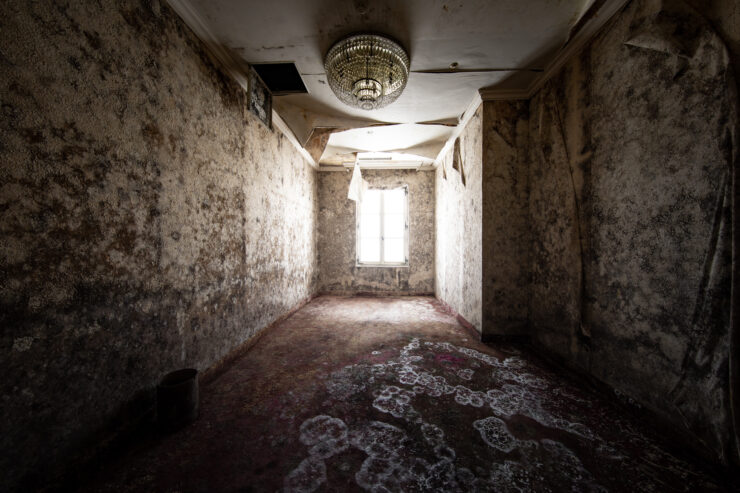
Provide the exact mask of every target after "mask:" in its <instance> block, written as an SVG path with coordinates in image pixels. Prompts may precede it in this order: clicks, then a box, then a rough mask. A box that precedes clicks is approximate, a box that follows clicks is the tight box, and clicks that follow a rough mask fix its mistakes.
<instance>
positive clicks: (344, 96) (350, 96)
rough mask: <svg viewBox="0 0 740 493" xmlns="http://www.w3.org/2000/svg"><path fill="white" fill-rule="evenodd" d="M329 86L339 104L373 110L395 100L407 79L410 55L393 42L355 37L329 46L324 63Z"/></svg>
mask: <svg viewBox="0 0 740 493" xmlns="http://www.w3.org/2000/svg"><path fill="white" fill-rule="evenodd" d="M324 68H325V69H326V76H327V79H328V80H329V87H331V90H332V91H334V94H336V95H337V97H338V98H339V100H340V101H342V102H343V103H344V104H347V105H349V106H354V107H356V108H361V109H363V110H374V109H377V108H382V107H383V106H387V105H389V104H391V103H392V102H393V101H395V100H396V99H398V96H400V95H401V92H403V89H404V88H405V87H406V81H407V80H408V78H409V56H408V55H407V54H406V52H405V51H404V49H403V48H401V46H400V45H399V44H398V43H396V42H395V41H393V40H391V39H388V38H386V37H384V36H380V35H377V34H355V35H353V36H349V37H347V38H344V39H343V40H341V41H339V42H338V43H336V44H335V45H334V46H332V47H331V49H330V50H329V53H327V54H326V59H325V60H324Z"/></svg>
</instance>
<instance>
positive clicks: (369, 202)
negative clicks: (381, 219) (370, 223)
mask: <svg viewBox="0 0 740 493" xmlns="http://www.w3.org/2000/svg"><path fill="white" fill-rule="evenodd" d="M380 193H381V191H380V190H368V191H367V193H365V194H363V195H362V202H360V209H361V210H362V214H363V215H364V214H380Z"/></svg>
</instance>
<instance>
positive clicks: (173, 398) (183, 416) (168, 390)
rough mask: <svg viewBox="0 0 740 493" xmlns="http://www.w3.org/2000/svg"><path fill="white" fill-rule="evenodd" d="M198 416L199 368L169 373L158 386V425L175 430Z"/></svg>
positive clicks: (170, 430)
mask: <svg viewBox="0 0 740 493" xmlns="http://www.w3.org/2000/svg"><path fill="white" fill-rule="evenodd" d="M197 417H198V370H196V369H194V368H184V369H182V370H177V371H173V372H172V373H168V374H167V375H165V377H164V378H163V379H162V381H161V382H160V384H159V385H158V386H157V425H158V427H159V428H160V430H162V431H164V432H173V431H175V430H179V429H180V428H182V427H183V426H185V425H187V424H189V423H192V422H193V421H195V419H196V418H197Z"/></svg>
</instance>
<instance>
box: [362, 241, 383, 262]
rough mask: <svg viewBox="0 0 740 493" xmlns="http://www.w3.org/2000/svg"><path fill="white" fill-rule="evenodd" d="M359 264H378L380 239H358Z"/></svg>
mask: <svg viewBox="0 0 740 493" xmlns="http://www.w3.org/2000/svg"><path fill="white" fill-rule="evenodd" d="M360 262H380V238H362V239H360Z"/></svg>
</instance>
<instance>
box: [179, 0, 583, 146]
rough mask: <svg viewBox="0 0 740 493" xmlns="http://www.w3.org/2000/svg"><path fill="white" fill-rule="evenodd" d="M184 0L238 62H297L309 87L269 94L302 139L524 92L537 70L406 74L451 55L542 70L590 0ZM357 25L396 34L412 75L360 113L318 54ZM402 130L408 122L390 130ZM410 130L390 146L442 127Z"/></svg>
mask: <svg viewBox="0 0 740 493" xmlns="http://www.w3.org/2000/svg"><path fill="white" fill-rule="evenodd" d="M187 1H188V3H189V7H190V9H191V10H193V11H194V12H195V13H196V14H197V16H198V17H199V18H200V21H201V22H202V23H203V24H205V27H206V28H207V29H208V30H209V31H210V32H211V34H212V36H213V37H215V38H216V41H217V42H218V43H220V45H221V46H222V47H225V48H227V49H229V50H231V51H232V52H233V54H235V55H236V56H237V57H239V58H241V59H242V60H243V61H246V62H248V63H266V62H294V63H295V64H296V67H297V68H298V71H299V72H300V74H301V76H302V78H303V81H304V84H305V85H306V88H307V89H308V94H293V95H286V96H275V97H274V100H273V106H274V109H275V110H276V111H277V112H278V113H279V114H280V116H281V117H282V118H283V119H284V120H285V121H286V123H287V124H288V126H289V127H290V128H291V130H293V132H294V133H295V135H296V137H297V139H298V141H299V142H300V143H301V144H305V143H306V142H307V141H308V139H309V137H310V136H311V131H312V129H313V128H314V127H342V128H345V129H346V128H357V127H365V126H368V125H371V124H376V125H377V124H378V123H421V122H440V123H447V124H456V123H457V122H458V120H459V118H460V116H461V115H462V113H463V112H464V111H465V109H466V108H467V107H468V106H469V105H470V103H471V101H472V100H473V99H474V97H475V96H476V92H477V90H478V89H480V88H483V87H491V86H499V87H504V88H507V89H525V88H526V87H527V86H528V85H529V84H530V83H531V82H532V80H533V79H534V78H535V77H536V76H537V75H538V74H537V73H536V72H529V71H523V72H521V71H520V72H515V71H497V72H473V73H470V72H458V73H446V74H428V73H418V72H417V73H413V72H414V71H425V70H437V69H448V68H449V66H450V64H451V63H453V62H456V63H457V64H458V67H459V69H463V70H470V69H543V68H544V65H545V63H546V62H547V61H548V60H549V58H550V57H551V56H552V55H553V53H555V52H556V51H557V50H558V49H559V48H560V47H561V46H562V45H563V44H564V43H565V41H566V40H567V38H568V35H569V32H570V30H571V28H572V27H573V26H574V25H575V23H576V22H577V21H578V19H579V17H580V16H581V15H582V13H583V12H584V11H585V10H586V8H587V7H588V6H589V5H590V4H591V3H593V0H372V1H369V0H344V1H342V0H316V1H309V0H251V1H250V0H247V1H244V0H187ZM356 32H378V33H381V34H385V35H388V36H390V37H392V38H394V39H396V40H397V41H399V42H400V43H401V45H402V46H404V47H405V48H406V50H407V51H408V53H409V56H410V58H411V71H412V73H411V75H410V77H409V82H408V85H407V86H406V89H405V91H404V93H403V94H402V95H401V97H399V99H398V100H397V101H396V102H394V103H393V104H391V105H389V106H387V107H385V108H382V109H379V110H374V111H364V110H360V109H356V108H351V107H348V106H345V105H344V104H342V103H341V102H340V101H339V100H338V99H337V98H336V97H335V96H334V94H333V93H332V92H331V89H330V88H329V86H328V85H327V84H326V77H325V75H324V66H323V58H324V54H325V53H326V52H327V51H328V49H329V48H330V47H331V45H332V44H333V43H335V42H336V41H338V40H339V39H340V38H342V37H344V36H346V35H348V34H351V33H356ZM515 74H516V77H512V75H515ZM403 128H406V127H403V126H400V127H398V128H396V130H398V131H400V130H402V129H403ZM408 128H409V129H413V135H412V134H409V136H408V137H409V144H408V145H404V144H403V143H401V145H394V146H391V147H393V148H406V147H412V146H418V145H422V144H423V141H424V136H423V135H421V136H420V132H421V134H423V133H424V132H428V134H429V139H428V140H429V141H430V142H433V144H434V145H438V144H439V140H440V138H439V136H440V132H442V130H441V129H440V128H438V126H436V125H425V126H421V127H419V126H415V125H413V126H410V127H408ZM425 129H426V130H425ZM345 140H346V139H345ZM366 140H367V139H365V141H366ZM345 144H346V142H345ZM356 144H357V145H349V147H351V148H354V149H357V150H362V141H359V140H358V141H357V142H356ZM442 144H444V142H442ZM438 147H439V149H441V147H442V146H441V145H439V146H438ZM439 149H437V150H439ZM365 150H371V149H365ZM375 150H378V149H375ZM426 151H427V152H433V150H430V149H427V150H426Z"/></svg>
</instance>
